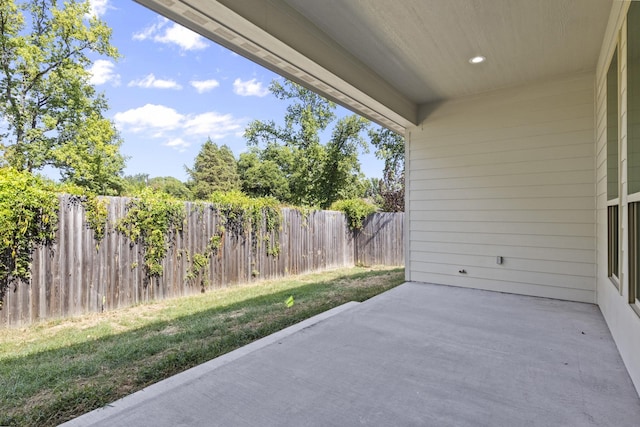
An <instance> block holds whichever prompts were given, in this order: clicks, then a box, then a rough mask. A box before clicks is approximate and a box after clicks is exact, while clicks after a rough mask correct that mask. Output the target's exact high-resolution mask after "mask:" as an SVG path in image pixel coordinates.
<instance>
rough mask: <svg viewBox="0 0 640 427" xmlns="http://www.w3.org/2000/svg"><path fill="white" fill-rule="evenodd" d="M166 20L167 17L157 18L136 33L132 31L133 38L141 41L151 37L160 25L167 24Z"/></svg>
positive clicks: (158, 29) (160, 27) (159, 28)
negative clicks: (155, 21) (156, 20)
mask: <svg viewBox="0 0 640 427" xmlns="http://www.w3.org/2000/svg"><path fill="white" fill-rule="evenodd" d="M168 22H169V20H168V19H167V18H159V19H158V22H157V23H155V24H153V25H150V26H148V27H147V28H145V29H144V30H142V31H140V32H138V33H134V34H133V39H134V40H138V41H142V40H146V39H148V38H153V35H154V34H157V33H158V32H159V31H160V30H161V29H162V27H164V26H165V25H167V23H168Z"/></svg>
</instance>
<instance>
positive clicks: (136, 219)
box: [116, 188, 186, 277]
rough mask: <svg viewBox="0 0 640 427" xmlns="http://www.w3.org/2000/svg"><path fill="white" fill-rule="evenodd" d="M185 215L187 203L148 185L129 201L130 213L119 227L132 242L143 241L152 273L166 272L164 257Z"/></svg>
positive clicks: (148, 270) (128, 212) (146, 265)
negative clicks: (158, 191)
mask: <svg viewBox="0 0 640 427" xmlns="http://www.w3.org/2000/svg"><path fill="white" fill-rule="evenodd" d="M185 216H186V212H185V207H184V203H182V202H180V201H177V200H175V199H173V198H171V197H170V196H169V195H167V194H163V193H157V192H154V191H153V190H152V189H150V188H145V189H144V190H142V191H141V192H140V194H139V195H138V197H137V198H134V199H131V201H130V202H129V205H128V208H127V214H126V216H125V217H124V218H122V219H121V220H120V221H118V224H117V225H116V228H117V230H118V231H119V232H121V233H123V234H124V235H126V236H127V237H128V238H129V239H130V240H131V241H132V242H136V243H140V244H142V245H143V247H144V250H145V251H144V260H145V268H146V271H147V275H148V276H149V277H156V276H161V275H162V260H164V257H165V255H166V253H167V250H168V247H169V244H170V243H171V238H172V237H173V235H174V234H175V233H176V232H178V231H180V230H182V224H183V222H184V219H185Z"/></svg>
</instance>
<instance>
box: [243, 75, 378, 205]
mask: <svg viewBox="0 0 640 427" xmlns="http://www.w3.org/2000/svg"><path fill="white" fill-rule="evenodd" d="M269 89H270V90H271V92H272V93H273V95H274V96H276V98H278V99H281V100H283V101H288V102H289V105H288V107H287V113H286V114H285V117H284V125H282V126H278V125H276V123H275V122H273V121H269V122H262V121H259V120H255V121H253V122H251V123H250V124H249V126H248V127H247V129H246V130H245V138H246V139H247V143H248V145H249V146H250V147H251V150H250V152H249V153H245V154H242V155H241V156H240V161H239V164H238V169H239V171H240V175H241V177H242V189H243V190H244V191H245V192H247V194H250V195H252V196H262V195H271V196H274V197H277V198H278V199H279V200H281V201H283V202H287V203H292V204H295V205H306V206H320V207H322V208H325V207H327V206H329V205H331V203H333V202H334V201H335V200H337V199H339V198H348V197H359V196H361V195H362V194H363V193H364V189H365V183H364V181H365V180H364V176H363V174H362V173H361V172H360V162H359V160H358V152H359V150H366V148H367V144H366V141H365V139H364V138H363V137H362V134H363V132H364V131H365V130H366V129H367V127H368V126H369V122H368V121H367V120H366V119H364V118H361V117H358V116H356V115H351V116H348V117H344V118H342V119H340V120H339V121H338V122H337V123H335V125H334V128H333V131H332V133H331V139H330V140H329V141H326V142H325V143H323V142H322V141H321V138H320V136H321V134H322V133H323V132H324V131H326V130H327V129H328V128H329V126H330V125H332V124H333V123H334V122H335V119H336V116H335V109H336V105H335V104H334V103H333V102H331V101H328V100H326V99H324V98H322V97H321V96H319V95H317V94H315V93H313V92H311V91H310V90H308V89H305V88H304V87H302V86H300V85H298V84H296V83H293V82H290V81H285V82H284V84H281V83H280V82H278V81H274V82H272V83H271V86H270V87H269Z"/></svg>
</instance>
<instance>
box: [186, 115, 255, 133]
mask: <svg viewBox="0 0 640 427" xmlns="http://www.w3.org/2000/svg"><path fill="white" fill-rule="evenodd" d="M243 124H244V121H243V120H238V119H235V118H234V117H233V116H232V115H231V114H218V113H215V112H208V113H203V114H198V115H196V116H193V117H191V118H189V119H188V120H187V121H186V122H185V123H184V131H185V133H186V134H187V135H202V136H208V137H210V138H211V139H221V138H224V137H225V136H227V135H229V134H235V133H236V132H237V131H238V130H239V129H242V126H243Z"/></svg>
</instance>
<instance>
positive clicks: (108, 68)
mask: <svg viewBox="0 0 640 427" xmlns="http://www.w3.org/2000/svg"><path fill="white" fill-rule="evenodd" d="M114 67H115V64H114V63H113V62H111V61H108V60H106V59H98V60H96V61H95V62H94V63H93V64H92V65H91V67H90V68H89V70H88V71H89V73H91V78H90V79H89V83H91V84H92V85H95V86H99V85H103V84H105V83H109V82H111V84H112V85H114V86H118V85H119V84H120V74H116V73H115V72H114Z"/></svg>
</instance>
